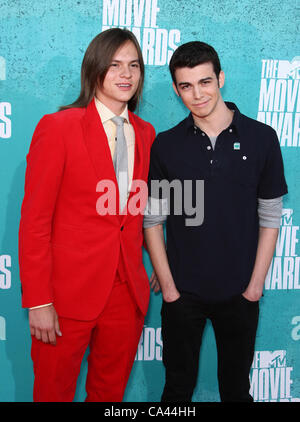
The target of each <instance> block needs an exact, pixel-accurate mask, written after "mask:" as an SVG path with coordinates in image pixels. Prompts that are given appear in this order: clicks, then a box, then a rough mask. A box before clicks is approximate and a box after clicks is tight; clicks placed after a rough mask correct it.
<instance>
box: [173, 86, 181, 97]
mask: <svg viewBox="0 0 300 422" xmlns="http://www.w3.org/2000/svg"><path fill="white" fill-rule="evenodd" d="M172 86H173V89H174V91H175V94H176V95H177V96H178V97H180V94H179V92H178V90H177V86H176V85H175V83H174V82H173V84H172Z"/></svg>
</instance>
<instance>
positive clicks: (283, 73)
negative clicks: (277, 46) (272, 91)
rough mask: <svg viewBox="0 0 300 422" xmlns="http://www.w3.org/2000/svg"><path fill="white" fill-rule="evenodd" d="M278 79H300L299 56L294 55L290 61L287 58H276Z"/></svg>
mask: <svg viewBox="0 0 300 422" xmlns="http://www.w3.org/2000/svg"><path fill="white" fill-rule="evenodd" d="M277 69H278V70H277V78H278V79H289V78H292V79H300V57H299V56H297V57H294V58H293V60H292V61H291V62H289V61H288V60H278V68H277Z"/></svg>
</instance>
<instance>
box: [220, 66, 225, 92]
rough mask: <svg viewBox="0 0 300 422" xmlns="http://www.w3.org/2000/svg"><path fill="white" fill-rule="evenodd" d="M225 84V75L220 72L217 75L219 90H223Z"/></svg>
mask: <svg viewBox="0 0 300 422" xmlns="http://www.w3.org/2000/svg"><path fill="white" fill-rule="evenodd" d="M224 84H225V73H224V72H223V70H221V72H220V73H219V88H223V86H224Z"/></svg>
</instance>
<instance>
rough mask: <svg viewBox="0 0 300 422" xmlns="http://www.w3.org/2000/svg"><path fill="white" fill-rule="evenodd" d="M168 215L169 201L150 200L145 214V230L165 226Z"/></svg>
mask: <svg viewBox="0 0 300 422" xmlns="http://www.w3.org/2000/svg"><path fill="white" fill-rule="evenodd" d="M167 215H168V201H167V199H155V198H151V197H150V198H149V199H148V203H147V206H146V209H145V213H144V222H143V228H144V229H149V228H150V227H153V226H157V225H159V224H164V222H165V221H166V219H167Z"/></svg>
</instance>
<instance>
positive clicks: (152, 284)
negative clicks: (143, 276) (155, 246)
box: [149, 270, 160, 293]
mask: <svg viewBox="0 0 300 422" xmlns="http://www.w3.org/2000/svg"><path fill="white" fill-rule="evenodd" d="M149 281H150V287H151V289H152V290H153V291H154V292H155V293H157V292H159V291H160V284H159V281H158V278H157V275H156V274H155V271H154V270H153V272H152V275H151V277H150V280H149Z"/></svg>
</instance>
